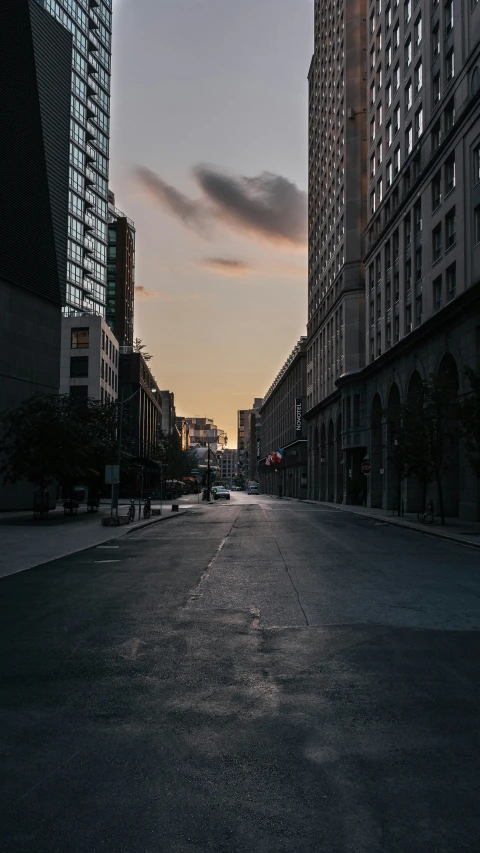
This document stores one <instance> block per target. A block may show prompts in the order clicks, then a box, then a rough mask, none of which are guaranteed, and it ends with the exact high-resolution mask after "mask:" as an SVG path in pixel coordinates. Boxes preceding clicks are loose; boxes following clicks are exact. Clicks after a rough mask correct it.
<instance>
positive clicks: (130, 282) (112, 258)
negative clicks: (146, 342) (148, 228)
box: [106, 191, 135, 347]
mask: <svg viewBox="0 0 480 853" xmlns="http://www.w3.org/2000/svg"><path fill="white" fill-rule="evenodd" d="M108 201H109V204H108V264H107V317H106V319H107V323H108V325H109V326H110V328H111V330H112V331H113V333H114V335H115V337H116V338H117V340H118V342H119V344H120V346H121V347H132V346H133V311H134V302H135V225H134V223H133V222H132V220H131V219H129V218H128V217H127V216H125V214H124V213H121V211H120V210H117V208H116V207H115V196H114V194H113V193H112V192H111V191H109V193H108Z"/></svg>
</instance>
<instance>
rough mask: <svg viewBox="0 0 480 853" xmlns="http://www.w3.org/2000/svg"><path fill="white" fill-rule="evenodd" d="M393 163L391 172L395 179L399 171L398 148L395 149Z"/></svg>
mask: <svg viewBox="0 0 480 853" xmlns="http://www.w3.org/2000/svg"><path fill="white" fill-rule="evenodd" d="M393 163H394V166H393V171H394V174H395V177H396V176H397V175H398V173H399V171H400V146H398V148H396V149H395V154H394V155H393Z"/></svg>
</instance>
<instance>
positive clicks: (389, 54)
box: [385, 42, 392, 71]
mask: <svg viewBox="0 0 480 853" xmlns="http://www.w3.org/2000/svg"><path fill="white" fill-rule="evenodd" d="M391 64H392V43H391V42H388V44H387V47H386V48H385V67H386V69H387V71H388V69H389V68H390V66H391Z"/></svg>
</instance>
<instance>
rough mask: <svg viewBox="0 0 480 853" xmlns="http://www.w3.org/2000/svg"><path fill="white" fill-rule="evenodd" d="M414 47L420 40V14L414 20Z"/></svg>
mask: <svg viewBox="0 0 480 853" xmlns="http://www.w3.org/2000/svg"><path fill="white" fill-rule="evenodd" d="M414 34H415V47H418V45H419V44H420V42H421V40H422V16H421V15H419V16H418V18H417V20H416V21H415V30H414Z"/></svg>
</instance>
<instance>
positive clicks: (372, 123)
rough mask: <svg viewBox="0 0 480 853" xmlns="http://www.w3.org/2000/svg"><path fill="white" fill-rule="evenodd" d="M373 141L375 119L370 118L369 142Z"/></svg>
mask: <svg viewBox="0 0 480 853" xmlns="http://www.w3.org/2000/svg"><path fill="white" fill-rule="evenodd" d="M374 139H375V118H372V120H371V122H370V142H373V140H374Z"/></svg>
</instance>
